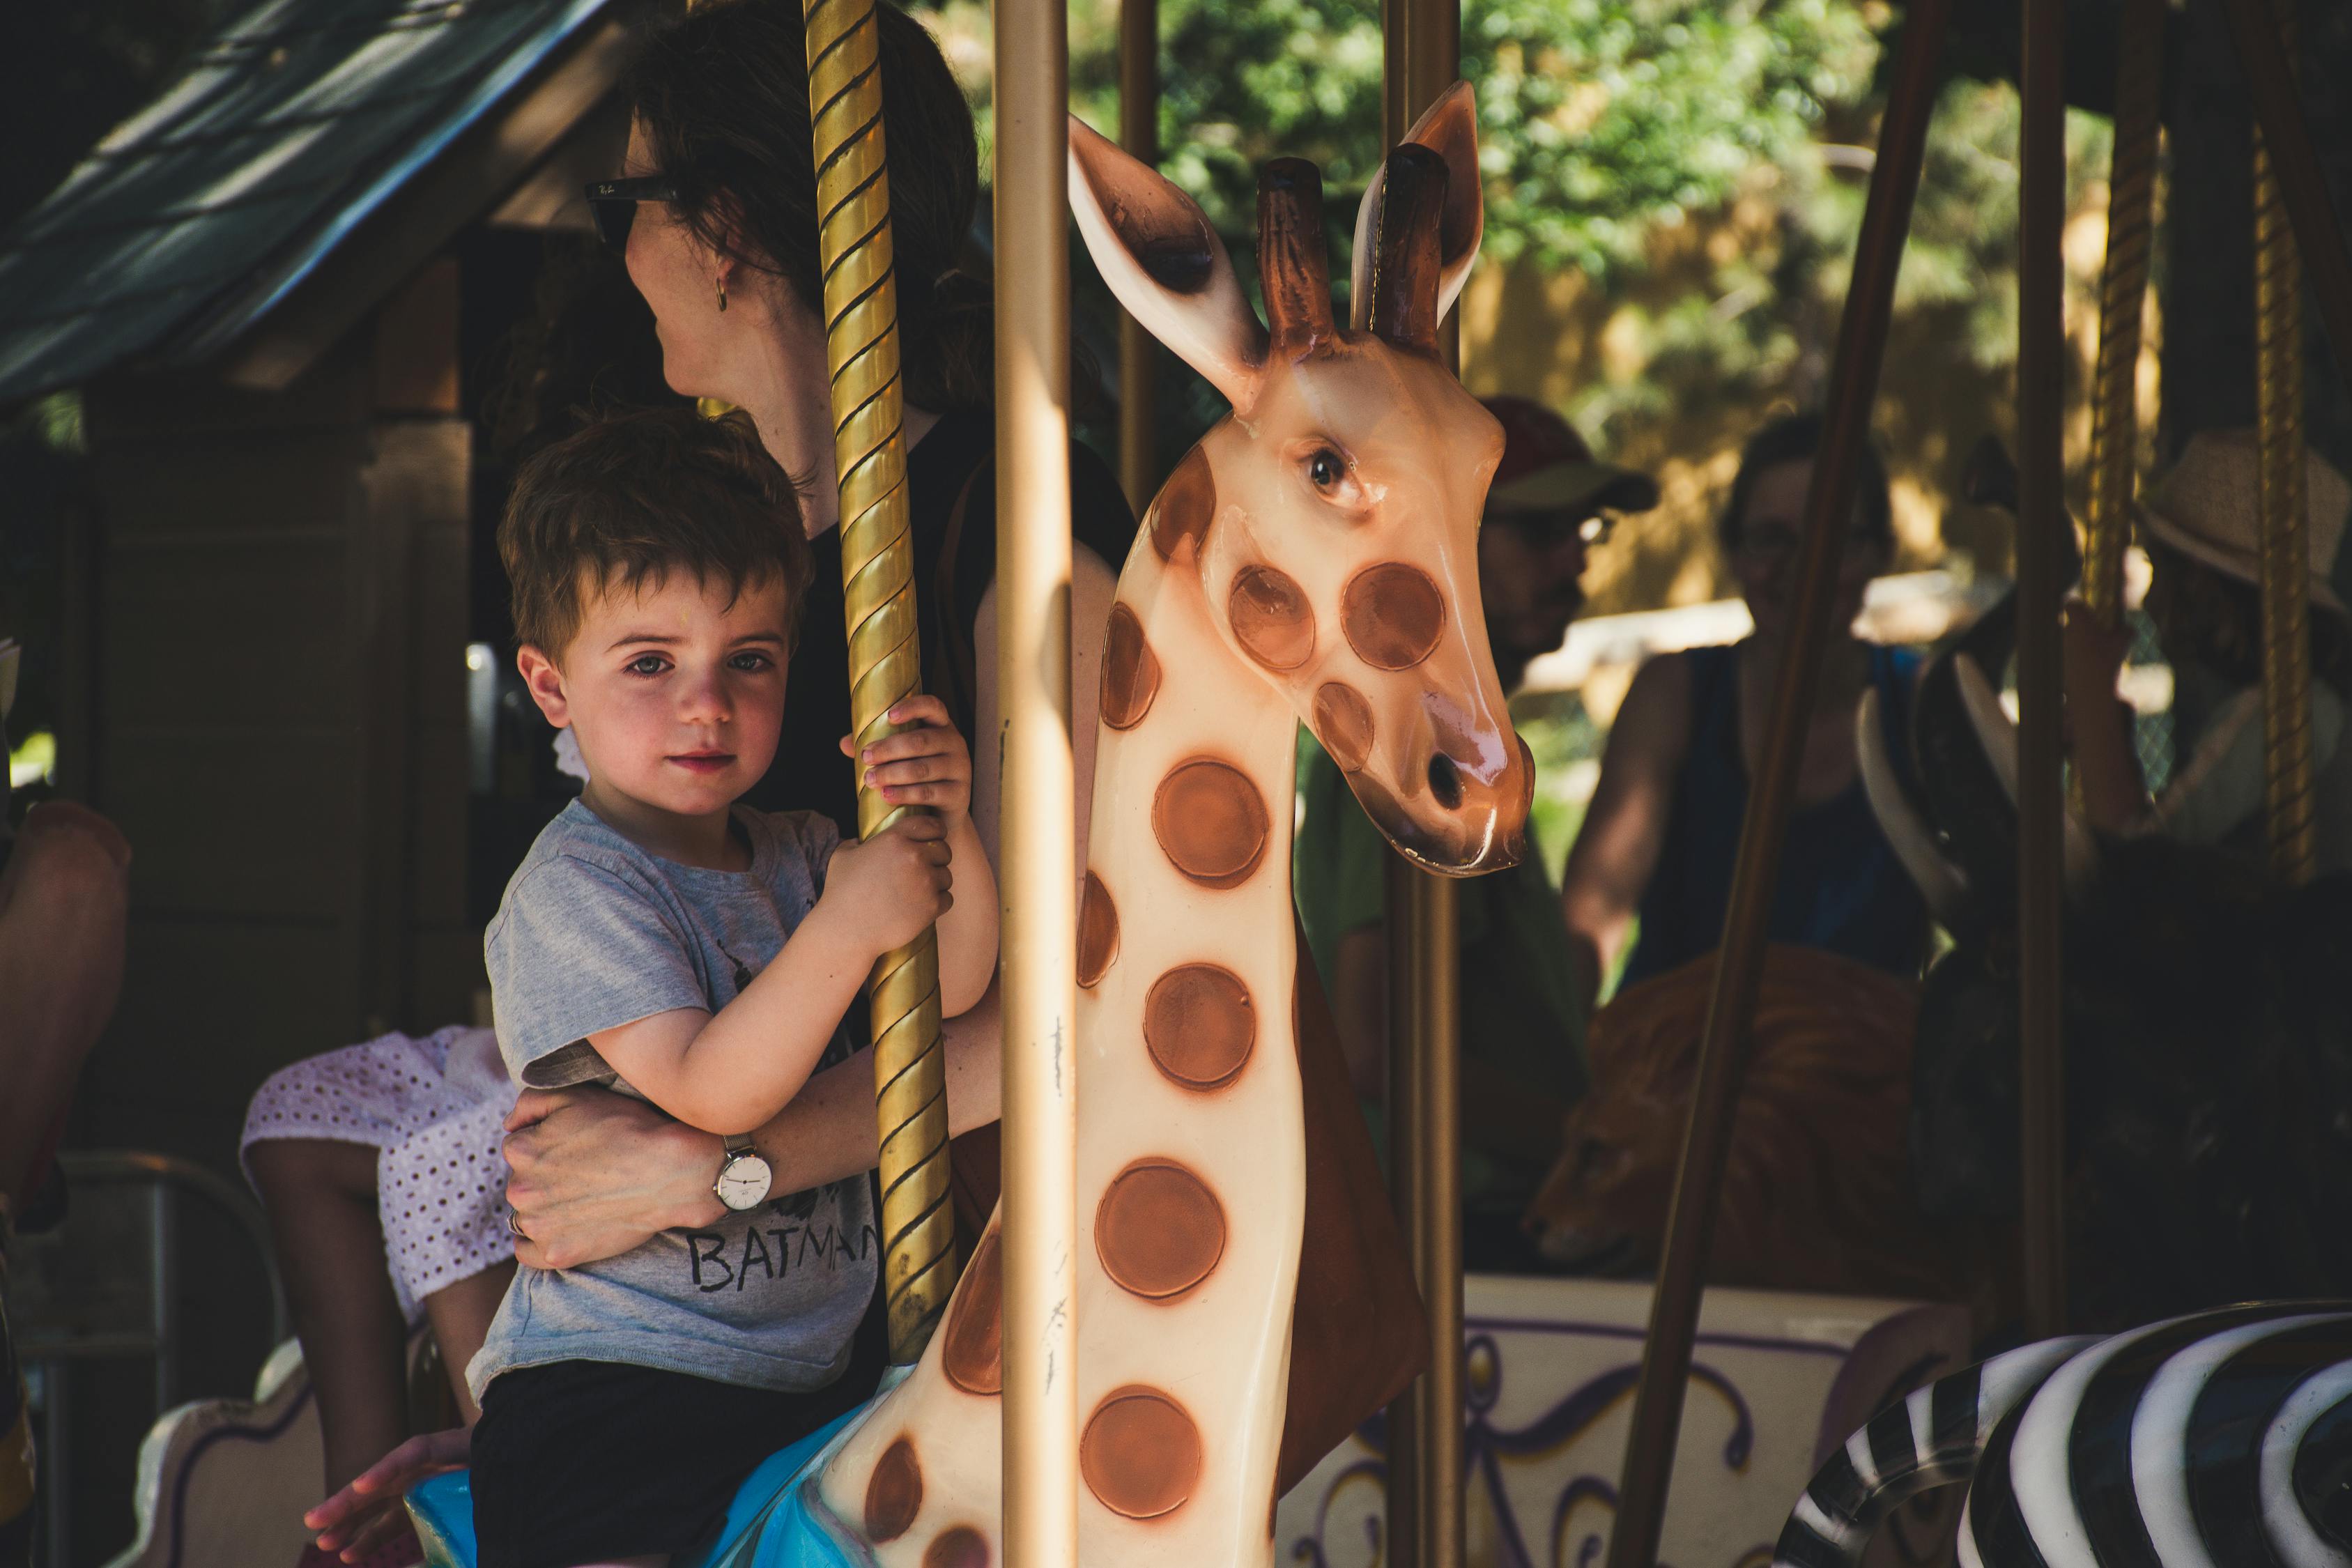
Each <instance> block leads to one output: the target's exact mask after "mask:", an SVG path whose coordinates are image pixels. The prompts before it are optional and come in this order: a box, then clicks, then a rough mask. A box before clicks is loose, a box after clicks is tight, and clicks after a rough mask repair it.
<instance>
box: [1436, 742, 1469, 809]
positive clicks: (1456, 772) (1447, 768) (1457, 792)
mask: <svg viewBox="0 0 2352 1568" xmlns="http://www.w3.org/2000/svg"><path fill="white" fill-rule="evenodd" d="M1429 793H1430V794H1431V795H1433V796H1435V797H1436V800H1437V804H1438V805H1442V806H1444V808H1445V809H1446V810H1448V811H1452V810H1453V809H1454V807H1455V806H1457V805H1461V804H1462V770H1461V769H1459V768H1457V767H1455V766H1454V759H1453V758H1452V757H1449V756H1447V755H1446V754H1445V753H1444V752H1435V753H1433V755H1432V756H1431V757H1430V759H1429Z"/></svg>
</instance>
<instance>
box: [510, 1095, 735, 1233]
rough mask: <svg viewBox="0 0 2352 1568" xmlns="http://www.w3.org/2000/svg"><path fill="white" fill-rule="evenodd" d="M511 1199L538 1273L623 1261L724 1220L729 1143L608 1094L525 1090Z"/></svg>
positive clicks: (513, 1147)
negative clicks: (718, 1190)
mask: <svg viewBox="0 0 2352 1568" xmlns="http://www.w3.org/2000/svg"><path fill="white" fill-rule="evenodd" d="M506 1129H507V1141H506V1156H507V1169H508V1172H509V1174H508V1176H507V1202H508V1203H509V1205H512V1206H513V1208H514V1211H515V1224H516V1226H518V1227H519V1228H520V1232H521V1234H520V1235H519V1236H517V1237H515V1257H516V1258H518V1259H519V1260H520V1261H521V1262H522V1263H523V1264H524V1265H526V1266H527V1267H529V1268H577V1267H579V1266H580V1265H581V1264H583V1263H596V1262H601V1261H602V1260H604V1258H617V1257H619V1256H620V1255H621V1254H622V1253H624V1252H626V1251H628V1250H630V1249H631V1248H632V1247H638V1246H640V1245H642V1244H643V1243H645V1242H646V1241H648V1240H650V1239H652V1238H653V1237H654V1236H656V1234H658V1233H659V1232H661V1231H665V1230H672V1229H678V1228H688V1229H691V1228H696V1227H699V1226H708V1225H711V1224H713V1223H715V1222H716V1221H717V1220H718V1218H719V1215H720V1214H721V1213H723V1212H724V1211H723V1210H722V1209H721V1207H720V1206H719V1199H718V1197H717V1196H716V1195H715V1194H713V1193H712V1192H711V1190H710V1189H711V1183H712V1182H713V1180H715V1179H716V1177H717V1176H718V1174H719V1153H720V1142H719V1139H717V1138H716V1137H713V1136H712V1135H711V1134H709V1133H708V1132H703V1131H697V1130H696V1129H694V1128H691V1127H688V1126H687V1125H686V1124H685V1123H683V1122H679V1121H671V1120H670V1119H669V1118H668V1117H667V1116H664V1115H663V1114H662V1113H661V1112H660V1111H659V1110H656V1109H654V1107H652V1106H650V1105H647V1104H645V1103H643V1102H642V1101H639V1100H631V1099H629V1098H628V1097H627V1096H626V1095H620V1094H614V1093H613V1092H612V1091H611V1090H609V1089H554V1090H545V1089H525V1090H524V1091H523V1094H522V1098H521V1099H520V1100H516V1101H515V1108H514V1110H511V1111H509V1112H508V1113H507V1120H506Z"/></svg>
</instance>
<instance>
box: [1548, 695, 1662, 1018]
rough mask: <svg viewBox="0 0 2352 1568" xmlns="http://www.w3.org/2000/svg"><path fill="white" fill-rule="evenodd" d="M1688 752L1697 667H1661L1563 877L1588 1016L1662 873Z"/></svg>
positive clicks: (1623, 721)
mask: <svg viewBox="0 0 2352 1568" xmlns="http://www.w3.org/2000/svg"><path fill="white" fill-rule="evenodd" d="M1689 749H1690V667H1689V663H1688V661H1687V660H1685V659H1682V658H1654V659H1652V660H1651V661H1650V662H1649V663H1647V664H1645V665H1643V667H1642V668H1641V670H1640V671H1639V673H1637V674H1636V675H1635V676H1634V677H1633V689H1631V690H1629V691H1627V692H1626V693H1625V700H1624V702H1623V703H1622V705H1621V706H1620V707H1619V708H1618V710H1617V721H1616V723H1614V724H1613V725H1612V726H1611V727H1610V730H1609V745H1608V749H1607V750H1606V751H1605V752H1602V754H1601V779H1600V782H1599V783H1598V784H1595V785H1594V786H1593V791H1592V804H1591V805H1590V806H1589V807H1587V808H1586V810H1585V814H1584V826H1582V827H1581V828H1580V829H1579V830H1578V832H1577V835H1576V847H1574V848H1572V849H1570V851H1569V855H1568V867H1567V868H1566V869H1565V870H1564V871H1563V872H1562V873H1561V875H1560V885H1559V902H1560V913H1561V916H1562V918H1564V919H1565V920H1566V921H1567V922H1568V941H1569V952H1570V959H1571V961H1572V962H1573V963H1575V965H1576V973H1574V974H1573V975H1571V976H1570V979H1571V980H1572V981H1573V983H1574V984H1575V985H1576V987H1577V991H1578V994H1579V995H1580V997H1581V998H1582V999H1583V1002H1584V1005H1585V1007H1586V1009H1587V1010H1588V1011H1589V1010H1590V1009H1591V1006H1592V1004H1593V1001H1594V999H1595V998H1596V997H1597V996H1598V995H1599V994H1600V991H1601V977H1602V976H1603V975H1605V974H1607V973H1609V971H1610V968H1611V966H1612V965H1613V964H1614V963H1616V962H1617V955H1618V952H1619V951H1620V950H1621V949H1622V947H1623V946H1624V942H1625V932H1626V928H1627V927H1628V926H1629V925H1630V924H1631V923H1632V921H1633V911H1634V910H1636V909H1638V908H1639V907H1640V906H1641V902H1642V894H1643V892H1644V891H1645V890H1646V889H1648V888H1649V885H1650V876H1651V873H1652V872H1654V871H1655V870H1656V869H1657V866H1658V851H1659V849H1660V847H1662V846H1663V845H1664V842H1665V834H1666V820H1667V817H1668V816H1669V815H1670V814H1671V813H1672V811H1673V808H1674V799H1675V777H1676V775H1678V774H1679V773H1681V772H1682V765H1683V758H1684V756H1685V753H1686V752H1688V751H1689Z"/></svg>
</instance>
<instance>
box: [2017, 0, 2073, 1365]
mask: <svg viewBox="0 0 2352 1568" xmlns="http://www.w3.org/2000/svg"><path fill="white" fill-rule="evenodd" d="M2065 18H2066V12H2065V0H2024V18H2023V20H2024V47H2023V53H2022V55H2021V58H2020V67H2019V73H2018V75H2019V81H2020V97H2021V121H2020V128H2019V129H2020V140H2019V150H2018V163H2019V173H2018V178H2019V186H2020V189H2019V197H2018V201H2019V206H2018V226H2017V480H2018V511H2017V697H2018V721H2017V883H2018V911H2017V944H2018V960H2017V984H2018V1006H2019V1028H2018V1048H2019V1051H2020V1053H2021V1056H2020V1062H2019V1070H2020V1074H2021V1078H2020V1085H2021V1089H2020V1094H2019V1100H2020V1110H2021V1118H2022V1142H2023V1151H2024V1173H2023V1174H2024V1205H2025V1215H2024V1226H2023V1229H2024V1242H2025V1299H2026V1313H2027V1320H2028V1323H2029V1325H2030V1327H2031V1329H2032V1332H2034V1333H2035V1334H2038V1335H2043V1336H2048V1335H2053V1334H2056V1333H2058V1332H2060V1331H2063V1327H2064V1324H2065V1317H2066V1272H2065V1262H2066V1258H2065V1247H2064V1238H2065V1230H2064V1225H2063V1217H2064V1216H2063V1209H2062V1202H2063V1169H2064V1166H2063V1160H2064V1154H2065V1143H2064V1137H2065V1127H2064V1121H2063V1110H2064V1100H2063V1068H2064V1059H2063V1054H2062V1051H2061V1037H2060V1017H2059V1001H2060V974H2061V963H2062V954H2061V952H2060V949H2059V941H2060V923H2061V921H2062V919H2063V914H2064V895H2065V889H2064V879H2063V863H2064V862H2063V849H2064V838H2063V833H2064V823H2065V818H2064V813H2065V810H2066V802H2065V786H2064V783H2063V776H2064V775H2063V765H2062V760H2061V759H2062V757H2063V744H2062V739H2061V725H2062V713H2061V706H2060V694H2059V657H2058V655H2059V649H2058V616H2059V605H2060V599H2061V597H2062V596H2063V594H2064V593H2065V584H2063V582H2061V581H2060V580H2059V578H2060V574H2061V572H2062V570H2063V568H2062V567H2061V565H2060V544H2061V537H2060V533H2059V531H2060V530H2061V529H2064V528H2067V527H2069V526H2071V525H2070V524H2069V523H2068V521H2067V520H2066V503H2065V498H2064V497H2063V494H2062V493H2061V491H2060V487H2061V486H2062V485H2063V483H2064V482H2065V466H2064V456H2063V445H2062V444H2063V431H2064V421H2065V403H2064V398H2065V386H2064V382H2065V368H2064V367H2065V353H2066V326H2065V314H2064V311H2065V259H2064V255H2063V250H2062V249H2061V245H2062V237H2063V231H2064V228H2065V223H2066V100H2065V92H2064V88H2065V83H2064V81H2063V78H2062V76H2061V48H2062V46H2063V42H2064V39H2065V29H2066V19H2065Z"/></svg>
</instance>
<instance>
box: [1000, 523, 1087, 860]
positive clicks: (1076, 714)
mask: <svg viewBox="0 0 2352 1568" xmlns="http://www.w3.org/2000/svg"><path fill="white" fill-rule="evenodd" d="M1117 597H1118V574H1116V573H1114V572H1113V571H1112V570H1111V569H1110V568H1109V567H1108V566H1107V565H1105V564H1104V563H1103V558H1102V557H1101V556H1099V555H1097V554H1096V553H1095V552H1093V551H1091V550H1089V549H1087V547H1086V546H1085V545H1083V544H1073V545H1072V546H1071V547H1070V761H1071V763H1072V766H1073V770H1074V773H1075V775H1076V795H1075V798H1076V801H1077V807H1078V821H1077V836H1078V837H1077V846H1078V861H1077V864H1078V875H1079V877H1080V879H1084V877H1085V875H1086V869H1087V829H1088V828H1089V827H1091V826H1093V824H1092V822H1091V820H1090V818H1091V817H1092V816H1093V815H1094V811H1093V806H1094V797H1095V741H1096V739H1097V722H1098V720H1099V719H1100V716H1101V703H1102V647H1103V633H1104V631H1105V630H1106V629H1107V628H1108V626H1109V625H1110V606H1111V601H1112V600H1114V599H1116V598H1117ZM971 640H972V646H973V647H978V648H981V649H982V650H983V655H982V658H981V660H980V668H979V671H978V685H979V688H980V690H979V694H978V700H977V702H976V703H975V704H974V707H975V708H976V710H977V712H976V715H975V718H974V721H973V724H972V729H973V730H974V731H976V733H975V734H974V736H973V738H972V762H973V764H974V767H975V769H976V771H975V773H974V774H973V778H972V788H971V815H972V818H973V820H974V821H975V822H977V823H978V824H979V825H980V832H981V839H982V842H983V843H985V844H986V845H987V846H988V858H989V859H990V861H991V862H992V863H993V864H996V865H1003V862H1004V858H1003V839H1002V837H1000V835H999V831H998V827H997V822H998V817H997V805H998V803H999V802H1000V800H1001V799H1002V798H1003V778H1002V776H1001V775H1002V773H1003V766H1004V747H1003V721H1004V709H1003V704H1001V703H1000V702H999V701H998V700H997V697H996V660H995V658H993V657H992V656H989V655H988V654H987V652H986V651H985V650H989V649H992V648H994V647H996V584H993V583H991V584H989V585H988V592H987V593H985V594H983V595H981V599H980V613H979V615H978V616H977V617H975V618H974V620H973V622H972V637H971Z"/></svg>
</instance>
